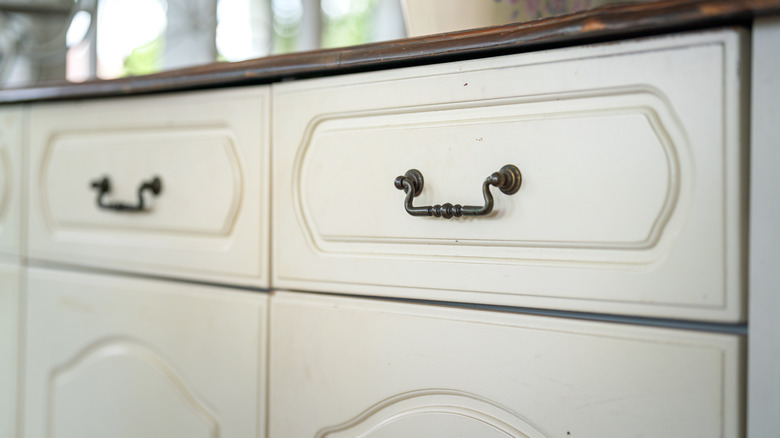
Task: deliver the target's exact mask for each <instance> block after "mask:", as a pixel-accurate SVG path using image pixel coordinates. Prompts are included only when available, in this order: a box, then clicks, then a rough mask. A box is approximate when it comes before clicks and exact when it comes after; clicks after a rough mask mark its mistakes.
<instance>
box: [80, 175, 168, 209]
mask: <svg viewBox="0 0 780 438" xmlns="http://www.w3.org/2000/svg"><path fill="white" fill-rule="evenodd" d="M92 188H93V189H96V190H97V191H98V195H97V205H98V207H100V208H102V209H105V210H116V211H128V212H136V211H137V212H141V211H146V209H145V205H144V191H146V190H148V191H150V192H152V195H154V196H157V195H159V194H160V192H161V191H162V181H161V180H160V178H159V177H157V176H155V177H154V178H153V179H152V180H151V181H142V182H141V185H140V186H139V187H138V203H137V204H135V205H130V204H123V203H121V202H105V200H104V198H105V196H106V194H108V193H109V192H111V181H110V180H109V179H108V177H107V176H105V177H103V178H102V179H99V180H96V181H92Z"/></svg>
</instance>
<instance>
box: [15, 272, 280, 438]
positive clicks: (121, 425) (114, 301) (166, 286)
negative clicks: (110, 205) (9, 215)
mask: <svg viewBox="0 0 780 438" xmlns="http://www.w3.org/2000/svg"><path fill="white" fill-rule="evenodd" d="M27 287H28V289H27V307H26V308H27V313H26V316H25V320H26V324H25V325H26V340H25V344H26V358H27V359H26V364H27V365H26V367H25V381H24V385H25V392H26V394H25V405H24V436H25V437H26V438H43V437H47V438H84V437H116V438H137V437H159V438H193V437H208V438H216V437H262V436H264V431H265V397H264V394H265V391H266V385H265V363H266V355H265V351H266V317H267V316H266V314H267V296H266V295H265V294H261V293H250V292H237V291H232V290H228V289H220V288H216V287H205V286H196V285H184V284H178V283H175V282H164V281H149V280H138V279H130V278H123V277H118V276H116V277H112V276H101V275H96V274H91V275H89V274H78V273H70V272H65V271H62V272H60V271H54V270H45V269H35V268H30V269H28V279H27Z"/></svg>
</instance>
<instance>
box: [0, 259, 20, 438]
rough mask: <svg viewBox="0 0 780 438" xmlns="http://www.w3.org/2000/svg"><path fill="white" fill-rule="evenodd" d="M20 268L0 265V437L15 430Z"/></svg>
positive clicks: (12, 265)
mask: <svg viewBox="0 0 780 438" xmlns="http://www.w3.org/2000/svg"><path fill="white" fill-rule="evenodd" d="M21 281H22V280H21V267H20V266H19V265H17V264H8V263H0V437H7V438H14V437H16V436H17V435H16V431H17V422H16V414H17V390H18V389H19V386H18V385H17V376H18V372H19V370H18V367H19V362H18V360H19V355H18V351H19V325H18V324H19V309H20V298H21V297H20V294H21V292H20V291H21Z"/></svg>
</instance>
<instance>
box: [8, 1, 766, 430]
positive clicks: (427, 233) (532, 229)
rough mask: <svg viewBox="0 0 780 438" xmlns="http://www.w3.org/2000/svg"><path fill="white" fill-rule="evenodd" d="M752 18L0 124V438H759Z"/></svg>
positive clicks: (760, 40) (760, 47)
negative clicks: (503, 185)
mask: <svg viewBox="0 0 780 438" xmlns="http://www.w3.org/2000/svg"><path fill="white" fill-rule="evenodd" d="M775 1H777V4H780V0H775ZM662 3H663V2H662ZM696 4H698V3H696ZM708 4H709V3H708ZM686 5H687V3H686ZM685 7H687V6H685ZM616 10H617V11H618V12H620V11H623V10H622V9H619V8H618V9H616ZM710 12H712V11H710ZM702 13H703V12H702ZM730 17H732V18H733V16H730ZM740 20H742V19H741V18H740ZM740 22H742V21H740ZM588 23H590V24H589V25H600V23H599V22H597V21H595V22H588ZM594 23H595V24H594ZM767 23H768V24H767ZM534 26H536V24H534ZM764 26H765V27H763V28H762V27H761V26H758V27H756V28H755V29H746V28H737V27H728V28H721V29H709V30H697V31H694V32H683V33H675V34H672V33H666V34H664V35H661V36H657V37H647V38H638V39H632V40H624V41H611V42H606V43H598V44H586V45H580V46H573V47H568V48H557V49H550V50H536V49H538V48H539V47H538V46H533V48H534V50H532V51H530V52H527V53H515V54H508V53H509V52H508V51H499V50H498V49H495V50H494V51H492V52H490V53H492V54H498V53H500V54H501V55H502V56H495V57H490V58H483V59H470V60H466V59H465V58H466V57H468V56H471V55H470V54H471V53H474V52H472V51H470V50H471V49H469V48H468V47H467V45H468V41H471V42H472V43H473V42H474V41H481V40H479V39H477V40H469V38H470V37H469V35H470V33H464V34H462V35H461V36H460V37H458V38H465V40H458V41H459V42H458V43H457V44H458V45H462V47H461V46H458V47H461V48H457V47H456V49H457V50H456V52H455V53H453V55H452V56H453V59H455V58H457V59H458V60H457V61H454V62H442V63H439V64H436V65H427V66H416V67H409V68H392V69H390V68H387V67H388V66H392V65H399V62H403V60H399V59H396V60H395V61H393V62H396V63H395V64H374V65H376V66H377V70H378V71H373V72H363V73H355V71H356V69H362V68H363V66H362V64H360V62H359V61H355V60H356V58H354V57H353V58H349V56H347V55H349V54H350V53H352V52H347V51H345V52H341V51H339V50H335V51H333V52H322V54H316V53H315V54H313V55H312V54H309V55H301V61H300V62H301V63H302V66H299V67H300V70H299V71H301V72H304V73H301V75H302V76H307V75H314V74H315V71H316V74H320V73H321V74H322V75H324V76H328V75H330V77H320V78H309V79H306V78H303V77H292V76H291V77H289V78H286V79H291V80H286V81H282V83H277V84H273V85H252V86H246V87H234V88H229V86H230V85H235V84H237V83H246V82H247V81H249V82H252V81H254V82H260V80H262V78H265V77H267V76H252V75H253V74H257V73H258V71H257V70H252V68H254V67H251V65H255V64H251V63H250V64H234V65H232V66H231V65H226V64H222V65H220V66H219V67H214V70H213V72H214V74H215V75H216V76H214V77H222V78H223V79H220V80H224V82H222V83H221V86H224V87H225V88H224V89H220V90H205V89H201V90H189V91H177V92H175V93H168V94H162V93H160V94H154V95H143V96H114V97H108V98H104V99H85V100H70V101H64V100H63V101H59V102H44V101H41V102H32V103H30V104H29V105H27V106H4V107H3V108H0V438H105V437H111V438H137V437H143V438H146V437H152V438H154V437H160V438H163V437H164V438H198V437H204V438H206V437H207V438H262V437H265V436H268V437H269V438H288V437H289V438H299V437H301V438H306V437H315V438H347V437H355V436H360V437H367V438H407V437H426V438H429V437H432V438H438V437H447V438H449V437H454V436H466V437H478V438H492V437H515V438H517V437H525V438H541V437H556V438H575V437H600V438H601V437H604V438H613V437H619V438H622V437H627V436H644V437H665V438H666V437H669V438H676V437H680V438H683V437H684V438H690V437H697V438H698V437H706V438H709V437H721V438H740V437H742V438H744V437H745V436H746V434H749V436H750V438H763V437H764V435H767V434H770V435H771V434H772V433H773V432H774V431H775V430H776V429H777V427H774V426H773V425H774V424H777V418H778V417H777V415H776V413H777V412H780V410H779V409H778V406H779V405H780V402H779V400H780V395H779V394H780V393H778V390H777V388H778V387H780V374H778V373H777V369H778V358H779V357H780V354H778V351H780V349H778V342H777V341H776V340H775V338H776V333H777V330H776V329H777V328H778V323H777V322H776V321H777V315H778V314H780V308H778V307H777V299H776V295H777V294H776V293H775V292H776V289H777V284H778V279H777V274H776V273H775V271H777V269H775V266H774V265H773V264H772V263H769V262H768V261H772V260H776V259H777V257H776V253H777V249H776V248H778V247H780V245H779V244H777V240H778V238H777V236H776V234H777V233H776V231H777V229H778V227H777V224H776V223H777V221H775V220H773V218H774V217H776V216H777V214H776V210H777V209H776V208H775V206H776V204H777V202H775V201H776V198H777V196H776V195H777V193H778V189H777V187H776V186H777V184H775V180H776V179H777V178H776V174H777V172H776V170H777V169H776V168H777V166H778V165H777V163H776V162H775V161H772V160H771V157H774V156H776V155H777V154H776V149H777V148H776V146H777V145H776V143H777V142H776V141H775V139H776V137H777V134H776V132H777V130H776V129H775V128H776V126H775V125H776V123H775V119H777V117H775V115H776V114H775V113H776V111H775V108H776V106H777V104H776V103H775V102H776V101H778V100H779V99H774V98H773V96H776V95H777V91H778V89H780V87H778V86H777V84H774V85H771V83H770V80H775V79H776V78H777V77H778V76H780V75H778V74H773V72H774V71H776V70H777V68H776V67H777V65H776V64H777V63H776V61H775V59H774V58H773V57H772V55H773V54H774V53H775V52H774V51H773V49H774V48H775V47H776V46H777V44H775V43H776V42H777V38H778V37H777V32H776V31H777V27H778V24H777V23H776V22H770V21H767V22H765V24H764ZM518 29H520V30H522V29H521V28H519V27H518V28H516V30H518ZM520 30H518V31H520ZM480 32H481V31H480ZM477 33H479V32H477ZM491 35H493V37H494V38H496V39H497V40H501V38H503V36H497V34H491ZM464 41H465V42H464ZM483 42H484V41H483ZM753 42H757V44H756V45H755V47H754V52H753V55H751V52H750V45H751V44H753ZM393 44H395V43H392V44H390V45H388V47H395V46H393ZM426 44H427V40H426ZM402 45H403V44H402ZM461 49H462V50H463V51H462V52H460V51H458V50H461ZM356 50H358V52H359V53H366V52H361V50H368V49H366V48H363V49H356ZM518 50H519V49H518ZM398 53H402V54H403V53H405V52H402V51H401V52H398ZM331 55H334V58H333V59H337V61H334V62H335V63H336V64H338V66H337V67H338V68H337V69H336V70H328V68H330V67H331V66H334V65H335V64H327V65H325V64H323V66H322V69H321V70H317V68H319V67H317V66H310V65H304V64H305V63H306V62H307V60H311V59H315V58H317V57H319V56H322V57H323V58H327V57H329V56H331ZM342 55H343V56H344V57H343V58H342ZM352 55H354V53H352ZM312 56H314V57H315V58H312ZM403 56H409V58H408V60H409V62H417V61H415V59H417V58H415V57H414V56H411V55H409V54H408V53H406V55H403ZM751 56H753V57H752V59H751ZM293 59H294V58H293V57H287V56H283V57H278V58H272V59H270V60H269V61H268V63H267V64H262V62H261V61H258V62H261V64H257V65H264V66H266V67H268V68H269V70H273V69H278V68H281V69H282V70H279V71H287V70H284V68H285V67H284V65H286V63H289V62H292V61H291V60H293ZM439 59H441V58H439ZM342 61H343V64H342ZM253 62H254V61H253ZM751 62H753V63H752V64H751ZM243 68H247V70H246V71H244V72H243V73H242V75H243V76H242V77H241V78H238V77H236V76H230V75H227V76H219V75H220V72H226V71H231V72H233V73H235V72H236V71H237V70H236V69H243ZM341 68H345V69H346V70H340V69H341ZM366 68H368V67H366ZM199 71H200V70H198V69H195V70H190V71H189V74H192V75H194V76H193V77H192V78H189V79H187V81H186V82H181V83H177V84H174V85H170V84H168V85H166V83H167V82H166V81H171V82H174V83H175V82H176V80H177V78H176V77H175V74H174V73H164V74H162V75H160V76H154V77H152V78H146V79H123V80H121V81H119V82H112V83H110V84H114V85H110V86H109V87H108V88H107V89H111V88H110V87H111V86H115V84H125V85H126V86H127V87H128V88H127V90H129V91H130V92H131V93H132V92H135V91H140V92H145V91H149V92H151V91H157V90H158V89H157V88H156V87H162V89H165V87H167V86H169V85H170V86H171V87H173V88H172V89H176V90H182V89H183V88H185V87H200V86H203V87H207V86H210V85H209V84H215V82H209V81H210V80H211V79H209V81H207V80H205V79H204V78H203V77H202V76H199V75H200V74H201V73H199ZM334 71H349V72H352V73H350V74H343V75H339V76H332V73H333V72H334ZM182 74H183V73H182ZM280 74H283V73H280ZM751 74H752V76H751ZM293 76H294V75H293ZM307 77H308V76H307ZM765 77H766V78H769V79H761V78H765ZM230 78H233V79H230ZM258 78H259V79H258ZM748 78H751V79H748ZM292 79H294V80H292ZM136 80H137V81H139V82H135V81H136ZM125 81H126V82H125ZM199 81H202V82H199ZM231 81H233V82H231ZM775 82H776V81H775ZM103 85H105V84H103ZM86 86H87V87H96V88H95V89H94V90H97V91H95V95H97V96H101V97H104V95H103V94H102V93H104V91H100V90H99V89H98V88H99V87H100V85H99V84H88V85H86ZM133 87H138V88H133ZM86 89H88V90H89V89H90V88H86ZM52 90H54V91H52ZM56 90H57V88H56V87H55V88H53V89H49V90H48V91H46V90H43V91H41V92H42V93H43V94H41V96H51V94H46V93H54V92H56ZM68 90H70V89H68ZM74 90H76V91H72V93H76V94H70V95H71V96H74V95H78V93H79V92H83V91H84V90H85V88H78V87H75V88H74ZM79 90H81V91H79ZM751 91H752V93H753V94H752V96H751V95H750V92H751ZM68 92H71V91H68ZM0 93H2V92H0ZM772 93H774V94H772ZM56 97H57V98H61V97H62V96H56ZM750 99H752V101H750ZM749 159H752V160H753V162H749ZM509 164H511V165H515V166H517V168H518V169H519V172H520V174H521V176H522V183H521V184H520V185H519V189H518V191H517V192H516V193H513V194H505V193H501V192H499V191H498V190H496V188H495V187H493V188H491V186H490V184H493V181H497V182H500V180H501V178H502V177H499V176H496V177H495V178H494V177H493V176H490V178H494V179H488V180H486V179H485V178H486V177H488V176H489V175H491V174H492V173H493V172H495V171H497V170H499V169H501V168H502V167H503V166H505V165H509ZM751 166H752V167H751ZM411 169H417V170H418V171H419V172H420V174H421V175H423V177H424V178H418V177H414V178H416V179H414V178H410V179H406V180H404V179H403V176H404V175H405V174H406V173H407V171H409V170H411ZM399 175H400V176H402V178H401V179H400V180H398V179H397V177H398V176H399ZM410 175H414V174H413V173H410ZM413 179H414V181H412V180H413ZM397 181H400V182H397ZM410 181H412V182H414V183H415V184H418V183H419V182H420V181H424V184H421V185H420V190H419V193H417V192H415V193H413V194H414V195H415V196H411V192H410V193H406V192H405V190H404V189H405V188H407V187H411V184H412V182H410ZM485 181H487V182H485ZM749 183H750V190H748V184H749ZM486 188H489V189H490V190H491V193H493V198H494V202H493V210H492V212H491V213H489V214H487V215H485V216H483V217H456V218H451V219H445V218H442V217H416V216H412V215H410V214H408V211H407V210H412V211H419V212H422V214H424V215H428V213H432V214H433V216H437V215H438V216H442V215H443V216H447V215H449V213H450V212H456V213H457V212H460V211H462V209H461V207H456V206H448V205H446V204H445V203H452V204H456V203H457V204H464V205H471V206H480V205H482V203H483V202H488V201H487V199H488V198H487V197H484V196H485V194H484V193H485V192H484V190H486ZM399 189H400V190H399ZM436 205H438V206H436ZM442 205H444V206H442ZM485 205H487V204H485ZM428 206H431V208H430V209H429V208H428ZM434 206H435V207H434ZM136 207H138V208H136ZM141 207H142V208H141ZM423 207H424V208H423ZM748 207H750V208H748ZM415 209H417V210H415ZM442 211H444V212H445V213H446V214H442ZM749 244H750V245H749ZM748 251H750V257H748ZM748 274H750V276H751V277H750V282H748V278H747V276H748ZM350 295H353V296H350ZM358 296H359V297H358ZM748 310H749V311H750V315H749V317H748ZM534 313H535V315H534ZM748 346H749V347H750V361H748V352H747V351H746V350H747V349H748ZM17 403H18V404H19V405H17ZM746 424H750V428H751V429H747V432H746ZM766 431H769V432H766ZM767 436H769V435H767Z"/></svg>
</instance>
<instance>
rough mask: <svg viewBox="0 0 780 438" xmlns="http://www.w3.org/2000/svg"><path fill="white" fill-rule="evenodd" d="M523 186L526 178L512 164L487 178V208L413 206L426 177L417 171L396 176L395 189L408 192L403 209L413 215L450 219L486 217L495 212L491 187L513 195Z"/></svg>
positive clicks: (483, 189)
mask: <svg viewBox="0 0 780 438" xmlns="http://www.w3.org/2000/svg"><path fill="white" fill-rule="evenodd" d="M522 183H523V175H522V174H521V173H520V169H518V168H517V166H515V165H513V164H507V165H506V166H504V167H502V168H501V170H499V171H498V172H493V174H491V175H490V176H489V177H487V178H485V181H484V182H483V183H482V197H483V198H485V205H482V206H476V205H460V204H455V205H452V204H450V203H449V202H447V203H445V204H442V205H439V204H437V205H433V206H427V207H415V206H414V205H412V203H413V201H414V198H415V197H416V196H419V195H420V193H422V189H423V184H424V180H423V176H422V173H420V171H419V170H417V169H411V170H408V171H406V173H405V174H403V175H401V176H398V177H396V179H395V188H397V189H398V190H403V191H404V192H405V193H406V199H405V200H404V209H406V212H407V213H409V214H410V215H412V216H435V217H443V218H444V219H450V218H453V217H461V216H484V215H486V214H489V213H490V212H491V211H493V195H492V194H491V193H490V186H496V187H498V188H499V190H501V192H503V193H504V194H507V195H513V194H515V193H517V191H518V190H519V189H520V185H521V184H522Z"/></svg>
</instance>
